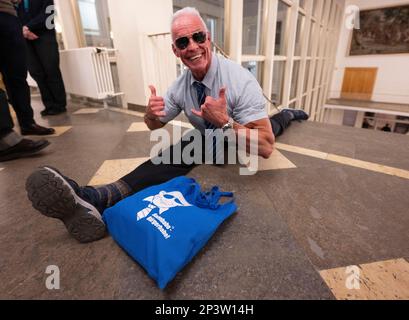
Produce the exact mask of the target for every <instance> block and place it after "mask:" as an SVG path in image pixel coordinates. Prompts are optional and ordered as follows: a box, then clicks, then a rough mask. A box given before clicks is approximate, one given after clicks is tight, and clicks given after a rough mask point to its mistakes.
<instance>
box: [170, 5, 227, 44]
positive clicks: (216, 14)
mask: <svg viewBox="0 0 409 320" xmlns="http://www.w3.org/2000/svg"><path fill="white" fill-rule="evenodd" d="M184 7H194V8H196V9H197V10H199V12H200V15H201V16H202V18H203V20H204V21H205V23H206V26H207V29H208V30H209V32H210V36H211V37H212V41H213V42H214V43H216V44H217V45H218V46H219V47H220V48H222V49H223V48H224V0H211V1H209V0H173V12H176V11H178V10H180V9H182V8H184Z"/></svg>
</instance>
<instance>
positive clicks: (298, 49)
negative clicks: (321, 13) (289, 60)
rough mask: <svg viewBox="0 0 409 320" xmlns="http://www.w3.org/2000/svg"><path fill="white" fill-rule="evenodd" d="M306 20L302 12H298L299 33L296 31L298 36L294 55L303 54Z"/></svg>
mask: <svg viewBox="0 0 409 320" xmlns="http://www.w3.org/2000/svg"><path fill="white" fill-rule="evenodd" d="M304 20H305V17H304V15H302V14H301V13H299V14H298V20H297V31H296V32H297V33H296V38H295V51H294V55H295V56H300V55H301V44H302V40H303V38H304V37H303V34H302V32H303V27H304Z"/></svg>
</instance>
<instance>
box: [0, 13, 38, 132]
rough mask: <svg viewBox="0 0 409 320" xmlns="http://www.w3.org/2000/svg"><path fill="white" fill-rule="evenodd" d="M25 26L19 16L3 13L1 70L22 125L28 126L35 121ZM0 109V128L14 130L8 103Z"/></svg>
mask: <svg viewBox="0 0 409 320" xmlns="http://www.w3.org/2000/svg"><path fill="white" fill-rule="evenodd" d="M22 29H23V27H22V25H21V24H20V22H19V20H18V18H17V17H14V16H12V15H10V14H7V13H3V12H0V72H1V73H2V75H3V80H4V84H5V85H6V89H7V94H8V98H9V100H10V102H11V104H12V105H13V108H14V111H15V112H16V114H17V119H18V122H19V124H20V127H28V126H30V125H32V124H33V123H34V117H33V116H34V115H33V109H32V108H31V105H30V88H29V87H28V84H27V81H26V79H27V61H26V44H25V40H24V37H23V31H22ZM0 108H2V111H1V117H0V131H4V130H11V129H12V128H13V126H14V125H13V121H12V120H11V117H10V113H9V109H8V106H7V107H5V106H3V105H2V106H0ZM5 109H7V110H5ZM7 115H8V116H7Z"/></svg>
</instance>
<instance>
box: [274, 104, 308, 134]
mask: <svg viewBox="0 0 409 320" xmlns="http://www.w3.org/2000/svg"><path fill="white" fill-rule="evenodd" d="M308 118H309V116H308V114H307V113H306V112H304V111H303V110H300V109H284V110H282V111H281V112H279V113H277V114H275V115H273V116H272V117H270V122H271V126H272V128H273V133H274V135H275V136H276V137H279V136H280V135H282V134H283V133H284V131H285V130H286V129H287V128H288V127H289V126H290V125H291V121H301V120H308Z"/></svg>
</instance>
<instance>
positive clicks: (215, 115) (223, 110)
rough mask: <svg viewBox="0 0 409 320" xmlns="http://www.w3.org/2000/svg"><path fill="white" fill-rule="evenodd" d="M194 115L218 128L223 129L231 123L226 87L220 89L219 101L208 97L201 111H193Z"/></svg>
mask: <svg viewBox="0 0 409 320" xmlns="http://www.w3.org/2000/svg"><path fill="white" fill-rule="evenodd" d="M192 113H193V114H194V115H196V116H198V117H201V118H203V119H204V120H206V121H208V122H210V123H212V124H214V125H215V126H216V127H217V128H221V127H223V126H224V125H225V124H226V123H227V122H228V121H229V115H228V114H227V100H226V87H222V88H221V89H220V92H219V98H218V99H214V98H213V97H210V96H207V97H206V100H205V103H204V104H202V106H201V107H200V111H197V110H194V109H192Z"/></svg>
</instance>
